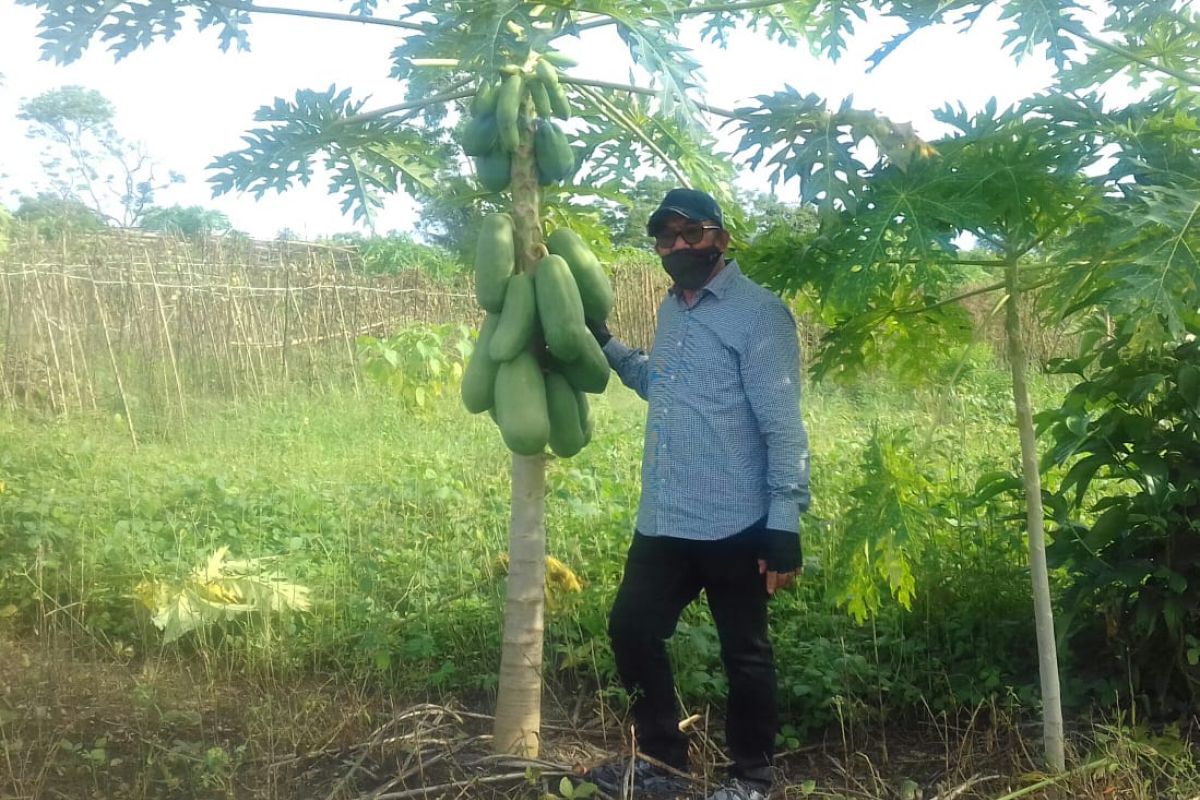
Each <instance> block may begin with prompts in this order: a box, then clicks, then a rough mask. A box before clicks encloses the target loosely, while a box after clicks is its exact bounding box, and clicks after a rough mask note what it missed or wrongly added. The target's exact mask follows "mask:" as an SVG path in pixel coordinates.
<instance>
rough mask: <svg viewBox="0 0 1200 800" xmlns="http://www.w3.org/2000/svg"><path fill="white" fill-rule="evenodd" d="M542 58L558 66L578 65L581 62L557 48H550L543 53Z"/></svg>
mask: <svg viewBox="0 0 1200 800" xmlns="http://www.w3.org/2000/svg"><path fill="white" fill-rule="evenodd" d="M542 58H544V59H546V60H547V61H549V62H550V63H551V64H554V65H555V66H557V67H577V66H579V62H578V61H576V60H575V59H573V58H571V57H570V56H569V55H567V54H565V53H560V52H558V51H557V50H550V51H547V52H545V53H542Z"/></svg>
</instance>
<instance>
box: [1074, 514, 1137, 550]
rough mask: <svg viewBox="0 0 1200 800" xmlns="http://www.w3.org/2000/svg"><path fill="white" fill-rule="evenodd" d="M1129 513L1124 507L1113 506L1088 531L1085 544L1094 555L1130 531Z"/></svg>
mask: <svg viewBox="0 0 1200 800" xmlns="http://www.w3.org/2000/svg"><path fill="white" fill-rule="evenodd" d="M1128 523H1129V513H1128V511H1127V510H1126V509H1125V507H1124V506H1113V507H1112V508H1110V509H1108V510H1107V511H1105V512H1104V513H1103V514H1101V515H1100V516H1099V517H1098V518H1097V519H1096V521H1095V522H1093V523H1092V526H1091V528H1089V529H1088V532H1087V535H1086V536H1085V537H1084V542H1085V543H1086V544H1087V546H1088V549H1089V550H1091V551H1092V552H1093V553H1098V552H1100V551H1101V550H1103V549H1104V548H1105V547H1107V546H1108V544H1109V543H1110V542H1112V541H1113V540H1114V539H1116V538H1117V537H1118V536H1120V535H1121V534H1122V533H1124V532H1126V531H1127V530H1128Z"/></svg>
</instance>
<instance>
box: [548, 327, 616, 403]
mask: <svg viewBox="0 0 1200 800" xmlns="http://www.w3.org/2000/svg"><path fill="white" fill-rule="evenodd" d="M553 364H554V368H555V369H556V370H558V372H560V373H562V376H563V377H564V378H566V379H567V380H568V381H569V382H570V384H571V385H572V386H574V387H575V388H576V389H578V390H579V391H581V392H588V393H590V394H600V393H601V392H603V391H604V389H605V388H606V387H607V386H608V376H609V374H610V373H611V372H612V370H611V369H610V368H609V366H608V357H607V356H605V355H604V351H603V350H602V349H601V348H600V345H599V344H598V343H597V342H596V338H595V337H594V336H592V335H591V334H590V333H589V334H588V336H587V339H585V340H584V342H583V347H582V351H581V352H580V354H579V357H578V358H576V359H575V360H574V361H562V360H561V359H555V360H554V362H553Z"/></svg>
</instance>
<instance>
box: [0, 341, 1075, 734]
mask: <svg viewBox="0 0 1200 800" xmlns="http://www.w3.org/2000/svg"><path fill="white" fill-rule="evenodd" d="M412 336H413V337H416V336H417V334H413V335H412ZM442 337H443V348H445V349H447V350H448V352H443V351H439V354H438V356H437V357H438V358H439V359H441V360H442V363H443V367H442V373H443V380H444V379H445V377H444V375H445V372H446V371H447V370H448V369H449V368H450V366H449V365H450V363H451V362H452V361H454V360H455V359H456V358H457V355H456V353H455V351H454V350H453V347H454V345H453V342H455V341H456V339H455V337H456V334H455V332H454V331H443V333H442ZM409 341H410V342H411V339H410V340H409ZM392 349H393V350H394V351H396V352H397V354H398V355H399V356H400V357H401V359H403V358H407V357H408V356H410V355H412V356H413V358H414V360H419V356H417V355H415V354H416V348H415V347H413V346H412V345H411V343H410V344H407V345H405V346H404V347H400V346H399V345H396V346H394V347H393V348H392ZM384 361H385V362H386V357H384ZM412 368H413V369H420V366H419V364H418V365H415V366H414V367H412ZM388 370H395V368H393V367H391V365H390V363H389V364H388ZM404 385H405V386H412V385H413V384H412V383H405V384H404ZM368 388H369V387H368ZM1044 393H1045V390H1044V389H1043V394H1044ZM593 399H594V401H595V402H594V403H593V406H592V412H593V414H594V415H595V416H597V417H598V419H597V424H596V437H595V439H594V440H593V441H592V443H591V445H590V446H589V447H587V448H585V449H584V450H583V451H582V452H581V453H580V454H579V455H577V456H575V457H574V458H573V459H571V460H570V461H564V460H560V459H555V460H553V461H551V462H550V463H549V465H548V469H547V476H546V480H547V497H548V502H547V505H546V530H547V537H548V550H549V552H550V553H551V554H553V555H554V556H555V557H556V558H557V559H558V560H560V561H561V562H562V563H563V564H565V565H566V566H567V567H568V568H570V569H571V570H572V571H573V572H575V573H576V574H577V575H578V577H579V579H580V580H581V581H582V583H583V587H582V591H581V592H579V593H578V594H571V595H570V598H568V599H569V600H570V602H566V603H562V604H555V605H553V606H551V607H549V608H548V612H547V620H546V625H547V639H546V648H547V649H546V653H547V662H546V663H547V667H546V669H547V672H546V674H547V676H548V680H550V681H551V682H552V683H554V684H558V685H559V686H560V687H561V689H562V690H566V691H571V692H583V693H588V692H592V691H597V690H600V689H604V690H605V691H613V689H612V687H613V686H615V685H616V683H615V672H614V667H613V663H612V655H611V652H610V651H609V647H608V637H607V630H606V629H607V611H608V608H609V607H610V605H611V602H612V597H613V593H614V592H615V591H616V587H617V584H618V582H619V580H620V574H621V568H622V563H623V559H624V556H625V551H626V550H627V548H628V542H629V536H630V532H631V531H632V529H633V525H634V515H635V512H636V507H637V506H636V503H637V493H638V478H637V476H638V469H639V463H640V457H641V428H642V426H643V425H644V424H645V406H644V403H643V402H642V401H641V400H640V399H638V398H637V397H636V396H635V395H633V393H632V392H630V391H628V390H627V389H625V388H624V387H621V386H620V385H619V384H616V383H615V382H614V384H613V385H612V386H611V387H610V388H609V390H608V391H607V392H606V393H605V394H604V395H600V396H596V397H595V398H593ZM189 408H190V411H191V416H190V417H189V419H188V420H187V421H184V422H181V423H179V425H177V426H173V427H172V428H171V429H170V430H169V431H166V432H164V434H163V435H161V436H157V437H144V439H143V441H142V443H141V445H140V447H139V448H138V449H137V450H134V449H133V448H132V447H131V445H130V444H129V442H128V436H127V434H126V433H125V431H124V430H123V427H122V424H123V423H122V422H121V421H120V420H116V419H113V418H111V417H110V416H108V415H95V416H89V415H85V414H78V415H72V417H71V418H70V419H68V420H57V421H53V422H51V421H44V422H39V421H36V420H30V419H28V418H23V417H22V418H17V417H13V416H10V415H7V414H4V415H0V440H3V441H4V442H5V443H6V446H5V448H4V449H3V450H0V482H3V485H4V488H3V490H2V491H0V609H4V608H5V607H7V606H9V605H10V604H11V605H12V606H14V607H15V609H16V611H15V613H14V615H13V616H12V617H11V619H9V620H8V621H6V623H5V624H6V625H14V626H17V629H18V630H28V629H32V627H33V626H35V625H38V624H57V623H62V624H65V625H69V626H70V628H69V629H70V630H71V631H75V630H81V629H83V628H86V629H87V630H88V631H91V632H92V633H93V635H95V636H96V637H104V638H107V639H108V640H117V639H119V640H120V641H122V642H124V643H126V644H128V645H130V646H132V648H133V651H134V652H135V653H145V652H158V651H159V648H161V646H162V645H161V641H162V634H161V633H160V631H159V630H158V628H157V627H155V625H154V623H153V620H152V619H151V617H152V614H151V613H150V612H147V611H143V610H142V606H141V605H140V604H139V603H138V602H135V601H133V600H132V599H131V596H132V597H136V596H137V593H136V591H135V590H136V588H137V586H138V584H140V583H142V582H143V581H146V582H151V583H157V584H160V585H162V586H165V587H174V588H183V587H186V586H188V585H190V582H191V581H192V579H193V577H194V575H195V571H196V566H197V565H198V564H199V565H204V564H207V563H208V560H209V559H210V557H211V556H212V555H213V554H214V553H215V552H217V551H219V550H220V548H222V547H228V548H229V552H230V553H236V554H237V557H238V559H239V560H243V561H252V560H255V559H262V558H268V559H271V560H270V561H267V562H258V563H260V564H264V566H265V567H266V568H267V571H269V572H272V573H275V574H277V575H279V576H286V582H288V583H294V584H298V585H300V586H303V587H305V588H307V589H308V590H309V598H310V601H311V610H310V611H308V612H306V613H302V614H297V613H291V614H285V615H278V616H276V615H271V616H270V617H269V618H268V619H269V621H270V623H271V631H272V633H271V636H270V637H268V636H267V635H266V634H265V626H264V625H262V624H257V621H258V620H259V619H260V617H259V616H258V615H256V614H253V613H248V614H246V615H241V614H239V615H238V616H237V618H236V619H232V620H227V621H224V622H219V623H216V624H213V625H211V626H208V627H205V628H203V629H200V630H198V631H197V632H196V633H193V634H189V635H186V636H183V637H181V638H179V639H178V640H176V641H175V642H173V643H171V645H170V646H169V649H168V652H179V653H180V654H181V655H182V656H184V657H186V656H188V654H191V653H197V652H198V653H202V654H205V656H206V657H210V658H217V659H219V660H220V662H221V663H228V664H229V665H230V666H231V668H236V669H239V670H249V671H251V672H258V671H260V670H268V669H269V670H270V672H271V674H272V675H276V676H297V677H302V676H304V675H308V674H311V673H312V672H314V671H315V672H316V673H318V674H322V675H333V676H335V679H336V680H339V681H363V682H365V683H366V684H367V685H369V686H372V687H379V688H381V689H384V690H386V691H388V692H390V693H392V694H395V695H396V696H398V697H403V698H418V697H423V696H425V694H426V692H427V687H428V693H429V694H430V696H437V695H438V694H439V693H441V692H466V693H471V692H475V691H478V690H484V691H489V690H491V689H493V688H494V686H495V660H496V658H497V654H498V652H499V647H500V630H501V626H500V618H501V608H502V603H503V596H504V585H503V581H504V577H503V574H502V572H501V571H500V570H499V569H498V568H497V567H496V563H497V560H498V557H499V556H500V555H501V554H502V553H504V552H506V549H507V521H508V514H509V502H510V500H509V494H510V490H509V486H508V481H509V479H508V474H509V473H508V468H507V467H508V455H509V454H508V451H507V450H506V449H505V447H504V445H503V443H502V441H501V439H500V437H499V436H498V435H497V434H496V430H495V426H494V425H493V424H492V423H491V422H490V421H489V420H487V419H486V418H484V417H478V416H470V415H468V414H466V412H465V411H463V410H461V408H460V405H459V402H458V398H457V397H456V396H454V393H453V392H450V393H449V396H443V398H442V399H441V400H439V401H437V402H432V401H427V403H426V406H425V407H424V408H423V409H417V407H416V406H415V404H414V403H412V402H411V401H410V400H408V399H406V398H405V397H404V396H400V397H398V396H397V395H396V394H395V393H394V392H392V391H375V390H368V391H364V392H362V394H361V397H356V396H355V395H354V394H353V392H352V391H350V390H349V388H348V387H347V389H346V391H345V392H344V393H339V392H336V391H335V392H331V393H328V394H323V395H310V394H307V393H305V392H303V391H301V390H299V389H297V390H293V391H289V392H284V393H280V394H278V395H276V396H275V397H273V398H272V399H270V400H264V401H260V402H258V403H255V404H242V405H232V404H229V403H228V402H226V401H221V402H220V403H215V404H205V403H203V402H200V401H198V400H196V401H193V402H192V403H190V404H189ZM414 411H419V413H413V412H414ZM1009 413H1010V411H1009V410H1008V406H1007V403H1006V402H1005V384H1004V379H1003V374H1002V373H998V372H997V371H996V370H995V367H994V366H991V365H981V366H979V367H978V370H977V372H976V374H975V375H974V377H973V378H972V380H970V381H965V382H964V383H963V384H961V386H960V388H959V389H958V391H956V392H955V393H953V394H951V393H947V392H938V393H930V394H922V393H914V392H912V391H910V390H906V389H903V388H902V387H900V386H898V385H896V384H894V383H891V382H888V381H886V380H880V379H877V380H875V381H873V382H872V383H865V384H859V385H856V386H853V387H846V388H841V387H818V388H817V389H815V390H813V391H810V392H808V394H807V400H806V416H807V417H808V419H809V421H810V424H811V426H812V427H813V429H814V430H821V431H822V432H823V433H822V436H821V437H820V438H819V439H816V440H814V445H815V447H816V448H817V449H816V452H814V461H815V462H816V463H820V464H821V465H822V468H821V469H820V470H819V471H817V472H816V473H815V474H814V480H815V481H816V484H815V485H814V498H816V506H815V507H814V509H813V512H812V514H811V515H810V516H809V517H808V518H807V519H806V528H805V549H806V558H807V565H806V570H805V576H804V578H803V579H802V581H801V582H800V584H799V586H798V587H797V588H796V590H795V591H791V592H786V593H783V594H781V595H780V596H779V597H777V598H776V599H775V600H773V601H772V604H773V613H772V625H773V626H774V640H775V643H776V648H777V652H778V654H779V662H778V663H779V665H780V672H779V677H780V696H781V700H782V703H783V707H784V710H785V720H786V721H787V722H789V723H790V724H792V726H793V728H794V729H796V730H797V731H798V733H799V735H801V736H807V735H808V734H810V733H812V732H814V731H817V730H820V729H822V728H823V727H824V726H826V725H829V724H836V723H837V721H838V720H839V718H841V719H842V720H843V721H846V722H855V721H870V720H875V719H877V718H879V716H880V715H882V714H886V715H887V716H888V717H889V718H895V717H904V716H909V715H913V716H921V717H924V715H926V714H927V713H928V712H927V711H926V710H925V704H926V703H928V704H929V706H930V707H931V708H934V709H935V710H943V709H944V710H947V711H954V710H957V709H958V708H960V707H961V706H967V707H971V706H973V705H974V704H975V703H977V702H980V701H988V700H989V698H999V701H1000V702H1006V701H1005V700H1004V698H1005V697H1007V696H1008V695H1009V694H1010V693H1011V695H1012V696H1014V697H1019V698H1023V700H1022V702H1025V701H1028V702H1030V703H1032V699H1031V696H1032V689H1031V688H1030V685H1029V684H1030V682H1031V680H1032V678H1033V676H1035V675H1036V661H1035V659H1034V658H1033V656H1032V654H1031V653H1030V650H1029V645H1028V642H1029V641H1031V639H1032V622H1031V621H1030V620H1029V619H1028V615H1027V613H1026V607H1027V605H1028V575H1027V573H1026V571H1025V569H1024V567H1023V564H1024V554H1023V545H1022V540H1021V526H1020V524H1019V523H1018V522H1015V521H1013V519H1012V518H1013V515H1014V513H1015V512H1016V510H1017V508H1018V507H1017V505H1016V501H1015V500H1014V498H1013V497H1012V496H1011V495H1010V494H1006V493H1001V494H999V495H997V496H995V497H994V498H993V499H992V500H991V502H989V503H984V504H982V505H979V506H975V505H972V504H971V503H970V502H969V499H968V498H969V496H970V495H971V494H972V493H973V491H974V486H975V483H976V481H977V480H978V479H979V478H980V477H981V476H983V475H985V474H987V473H991V472H996V471H999V470H1005V469H1007V468H1010V467H1011V466H1012V463H1013V459H1012V456H1011V453H1010V452H1009V447H1008V446H1006V442H1007V441H1008V439H1006V438H1005V437H1004V436H1002V435H1001V432H1002V431H1004V430H1005V429H1006V426H1007V424H1008V422H1007V420H1008V415H1009ZM874 428H878V429H879V430H880V436H879V441H880V443H881V444H886V443H887V442H889V441H892V442H894V443H895V446H896V447H897V451H896V453H894V454H893V456H892V457H891V460H890V461H888V462H887V464H888V465H889V467H888V468H889V469H891V470H892V471H893V474H892V475H890V476H889V477H886V478H884V477H882V473H881V474H880V475H876V476H875V477H874V478H868V477H867V476H866V475H865V473H864V472H863V468H864V465H867V464H870V463H872V461H871V458H872V457H871V455H870V448H871V447H872V443H871V434H872V430H873V429H874ZM891 430H909V431H912V433H911V434H907V435H906V436H902V435H900V434H895V435H893V434H889V433H887V431H891ZM447 442H453V443H454V446H453V447H448V446H447ZM912 465H917V466H918V467H919V469H920V472H919V473H918V474H917V475H915V476H912V475H907V474H904V470H907V469H910V468H912ZM885 480H886V481H890V482H891V483H894V484H895V485H897V486H902V487H912V486H914V485H921V486H927V485H929V484H932V488H931V489H929V491H930V492H932V495H933V499H934V500H936V501H937V504H936V505H935V506H934V512H933V513H932V516H930V517H923V518H921V519H922V523H923V524H927V525H928V527H927V529H924V530H922V531H921V532H920V539H921V541H922V542H923V543H924V546H923V547H922V548H921V549H920V550H919V551H918V550H917V549H916V548H915V547H908V545H906V548H907V549H906V550H905V551H904V552H905V558H906V559H907V562H908V564H909V570H910V573H911V576H912V586H913V591H912V594H913V596H912V608H911V610H905V609H904V608H903V607H901V606H900V605H899V604H898V603H896V602H895V601H893V600H892V599H891V594H890V590H889V589H887V588H884V589H882V590H881V591H880V592H879V606H878V608H877V609H876V610H875V612H874V614H873V615H872V616H871V617H870V618H869V621H868V624H864V625H858V624H856V623H855V622H854V621H853V620H852V619H851V618H850V617H849V616H848V615H847V614H846V613H845V611H844V610H843V609H842V608H840V607H839V605H838V600H839V598H840V597H841V596H842V592H843V588H844V585H845V577H844V576H843V575H841V574H840V573H839V570H838V567H837V566H836V565H838V564H841V563H843V562H844V560H846V559H847V557H848V555H849V553H850V552H851V549H852V548H855V547H858V546H859V545H860V544H861V543H862V541H863V539H862V537H863V536H867V537H868V541H872V542H873V538H872V531H871V530H870V529H866V530H859V529H856V528H852V527H850V520H851V519H853V518H854V517H853V516H852V514H853V508H854V506H855V505H856V503H857V500H856V499H855V497H854V496H853V493H854V492H855V491H857V490H859V489H860V488H861V487H863V486H867V485H874V486H877V487H882V486H883V485H884V482H885ZM883 491H884V490H883V489H879V490H878V491H877V494H878V495H879V496H882V495H883ZM877 574H878V573H876V575H877ZM875 580H876V581H877V582H878V583H879V585H880V586H883V587H886V583H884V582H883V581H884V579H882V578H876V579H875ZM31 581H32V582H33V583H31ZM34 584H36V586H37V588H36V589H35V588H34ZM59 607H61V608H63V609H65V610H63V611H60V612H56V613H50V615H49V616H48V617H43V616H42V615H43V614H45V613H47V612H50V611H52V610H53V609H55V608H59ZM69 620H72V621H69ZM265 621H266V620H264V622H265ZM76 623H78V624H76ZM250 623H253V624H250ZM684 623H685V624H684V625H681V628H680V635H679V636H677V637H676V640H675V641H674V643H673V645H672V652H673V655H674V656H675V658H676V661H675V663H676V665H677V670H678V675H679V678H680V685H681V689H682V691H683V696H684V698H685V701H686V702H687V703H688V705H689V706H691V707H695V706H696V705H697V704H702V703H706V702H713V703H719V702H720V701H721V698H722V696H723V694H724V692H725V691H726V687H725V683H724V678H723V671H722V668H721V663H720V656H719V645H718V643H717V638H716V633H715V629H714V628H713V627H712V621H711V618H710V617H709V616H708V614H707V612H706V611H705V610H704V609H703V608H701V607H696V608H692V609H689V612H688V615H687V616H686V617H685V619H684ZM79 626H83V628H80V627H79ZM430 676H432V683H430ZM597 680H598V681H599V683H597ZM881 692H882V694H881ZM1074 696H1078V693H1076V695H1074ZM1029 707H1032V705H1031V706H1029Z"/></svg>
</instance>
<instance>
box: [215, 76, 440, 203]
mask: <svg viewBox="0 0 1200 800" xmlns="http://www.w3.org/2000/svg"><path fill="white" fill-rule="evenodd" d="M364 102H365V101H362V100H357V101H356V100H352V99H351V97H350V91H349V90H348V89H347V90H340V91H339V90H338V89H337V87H336V86H331V87H330V88H329V89H327V90H325V91H323V92H318V91H312V90H302V91H299V92H297V93H296V98H295V101H293V102H288V101H286V100H283V99H282V98H276V100H275V102H274V104H273V105H270V106H263V107H261V108H259V110H258V111H257V112H256V113H255V119H256V120H258V121H260V122H266V123H269V125H268V126H267V127H262V128H255V129H254V130H251V131H250V132H249V133H247V134H246V135H245V136H244V137H243V139H244V141H245V142H246V147H245V148H243V149H242V150H239V151H235V152H232V153H228V154H226V155H224V156H221V157H219V158H217V159H216V160H215V161H214V162H212V163H211V164H210V165H209V168H210V169H213V170H214V171H215V172H216V174H215V175H214V176H213V177H211V178H209V183H211V184H212V186H213V193H214V194H224V193H226V192H231V191H235V190H236V191H244V192H251V193H252V194H254V196H255V197H259V198H261V197H262V196H263V195H264V194H266V193H267V192H268V191H271V190H274V191H277V192H282V191H284V190H286V189H288V188H290V187H291V186H293V185H295V184H301V185H307V184H308V183H309V182H310V181H311V180H312V177H313V165H314V163H315V162H316V161H317V159H318V157H319V156H323V159H322V160H323V164H324V166H325V168H326V169H327V170H328V171H329V172H330V173H331V178H330V191H331V192H332V193H341V194H342V195H343V202H342V210H343V212H353V215H354V218H355V219H356V220H358V219H364V220H367V221H369V220H370V214H371V210H372V209H373V208H375V207H377V206H378V205H379V204H380V203H381V202H382V200H381V196H380V194H381V193H383V192H387V193H390V192H395V191H396V190H397V189H398V188H401V187H403V188H405V189H407V190H408V191H410V192H411V191H416V190H417V189H418V188H424V189H431V188H432V187H433V175H434V170H435V168H436V166H437V164H438V160H437V157H436V152H431V150H430V147H429V143H428V142H427V141H426V140H425V139H423V138H422V137H421V135H420V134H419V132H417V131H416V130H412V129H407V130H406V129H403V128H400V127H398V126H397V125H396V123H394V122H392V121H389V120H387V119H380V118H366V119H364V118H361V117H358V116H356V115H358V114H359V113H360V112H361V110H362V108H363V105H364Z"/></svg>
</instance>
